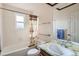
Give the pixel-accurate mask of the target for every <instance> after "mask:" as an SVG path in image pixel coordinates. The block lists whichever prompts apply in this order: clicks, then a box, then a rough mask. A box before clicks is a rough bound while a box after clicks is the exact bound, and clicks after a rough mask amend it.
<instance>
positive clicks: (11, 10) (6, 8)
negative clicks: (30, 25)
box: [0, 8, 31, 15]
mask: <svg viewBox="0 0 79 59" xmlns="http://www.w3.org/2000/svg"><path fill="white" fill-rule="evenodd" d="M0 9H3V10H7V11H12V12H17V13H22V14H26V15H31V14H28V13H23V12H20V11H15V10H11V9H7V8H0Z"/></svg>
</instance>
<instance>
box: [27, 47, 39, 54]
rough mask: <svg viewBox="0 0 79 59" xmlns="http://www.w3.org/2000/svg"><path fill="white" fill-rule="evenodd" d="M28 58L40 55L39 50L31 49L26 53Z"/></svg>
mask: <svg viewBox="0 0 79 59" xmlns="http://www.w3.org/2000/svg"><path fill="white" fill-rule="evenodd" d="M27 55H28V56H39V55H40V50H39V49H36V48H31V49H29V50H28V51H27Z"/></svg>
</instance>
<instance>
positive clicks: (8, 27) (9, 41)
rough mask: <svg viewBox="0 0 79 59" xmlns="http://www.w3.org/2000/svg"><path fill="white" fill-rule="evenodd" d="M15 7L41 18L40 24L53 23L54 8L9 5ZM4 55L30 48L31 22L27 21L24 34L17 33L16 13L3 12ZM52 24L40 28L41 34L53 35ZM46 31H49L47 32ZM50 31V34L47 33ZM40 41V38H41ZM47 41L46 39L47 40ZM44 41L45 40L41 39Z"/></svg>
mask: <svg viewBox="0 0 79 59" xmlns="http://www.w3.org/2000/svg"><path fill="white" fill-rule="evenodd" d="M7 5H11V6H14V7H18V8H22V9H24V10H27V11H28V12H30V13H33V14H34V15H37V16H38V17H39V24H41V23H43V22H51V21H52V8H51V7H50V6H48V5H46V4H41V3H38V4H36V3H35V4H33V3H29V4H28V3H27V4H7ZM3 12H4V13H3V17H4V20H3V28H4V29H3V36H4V37H3V54H4V53H7V52H10V51H14V50H16V49H21V48H26V46H28V45H29V44H28V42H29V36H28V35H29V33H28V32H29V27H28V24H29V21H28V20H27V24H26V29H24V31H22V32H19V31H18V32H17V30H16V28H15V26H16V25H15V20H14V18H15V17H14V13H13V12H9V11H3ZM51 27H52V23H51V24H49V25H43V26H39V33H42V32H43V34H44V33H47V34H51V35H52V32H53V31H52V28H51ZM45 29H47V30H46V31H45ZM47 31H48V32H47ZM39 39H40V38H39ZM45 39H46V38H45ZM50 39H51V38H48V39H46V40H50ZM40 40H44V39H40Z"/></svg>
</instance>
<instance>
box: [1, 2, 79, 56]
mask: <svg viewBox="0 0 79 59" xmlns="http://www.w3.org/2000/svg"><path fill="white" fill-rule="evenodd" d="M50 4H52V5H53V4H55V5H54V6H51V5H50ZM68 6H69V7H68ZM78 6H79V4H78V3H2V4H0V11H1V12H0V41H1V45H0V46H1V48H0V49H1V55H2V56H27V52H28V51H29V50H30V49H33V48H34V49H37V50H38V55H39V56H49V55H55V56H61V53H60V52H58V53H60V54H57V53H55V52H57V51H55V52H52V51H49V50H48V48H49V45H51V46H52V43H53V46H54V47H55V48H57V49H58V51H59V48H62V47H61V46H60V45H62V44H63V46H64V44H65V43H68V44H69V45H71V43H69V42H76V43H73V46H76V45H74V44H77V46H76V48H77V49H76V50H77V51H78V49H79V46H78V45H79V44H78V43H79V40H78V38H79V37H78V29H79V28H78V19H79V17H78V15H79V13H78V12H79V8H78ZM58 8H59V9H58ZM57 30H61V31H63V33H64V34H63V37H61V36H60V34H59V36H60V37H59V36H58V37H57V34H58V33H57ZM62 42H64V43H62ZM55 43H57V44H58V45H57V46H56V45H55ZM68 44H67V45H68ZM44 47H45V48H47V49H44ZM58 47H59V48H58ZM66 47H68V48H62V49H63V51H64V52H63V53H64V56H65V55H67V53H66V52H65V51H68V52H70V54H68V55H71V56H73V55H74V53H73V51H71V50H72V48H73V47H69V46H66ZM55 48H50V49H53V50H55ZM69 48H70V49H69ZM73 50H74V48H73ZM77 51H76V53H77ZM65 53H66V54H65ZM78 55H79V54H78Z"/></svg>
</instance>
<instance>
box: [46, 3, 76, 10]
mask: <svg viewBox="0 0 79 59" xmlns="http://www.w3.org/2000/svg"><path fill="white" fill-rule="evenodd" d="M46 4H48V5H49V6H51V7H55V8H57V9H58V10H62V9H65V8H68V7H70V6H72V5H75V4H76V3H46Z"/></svg>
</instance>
